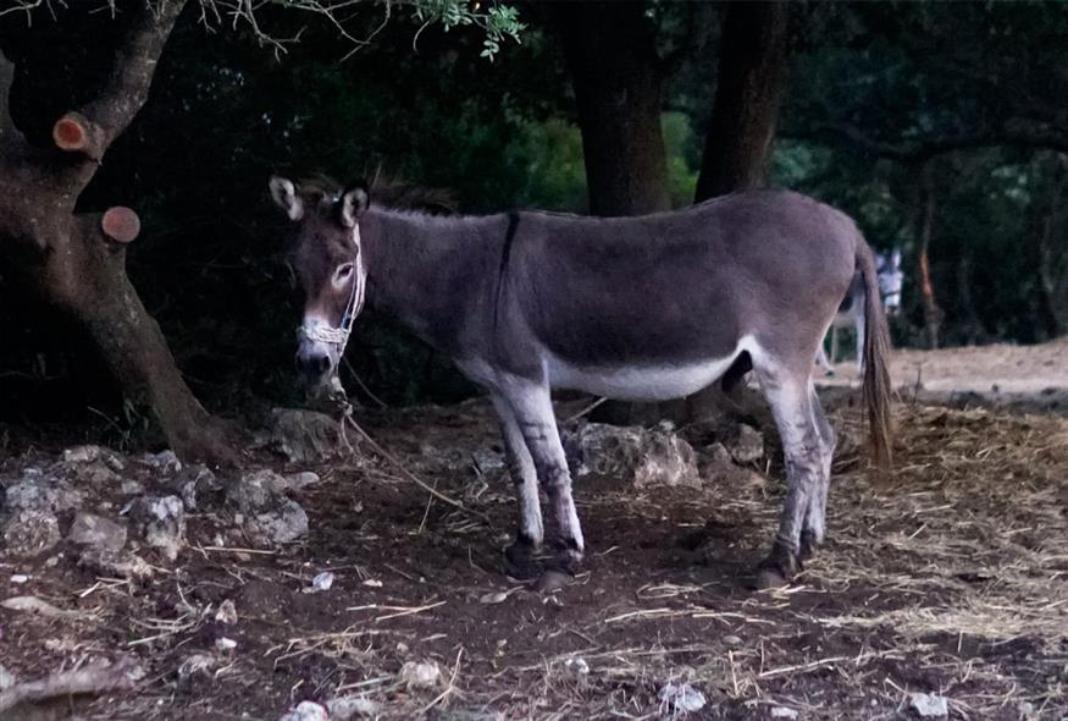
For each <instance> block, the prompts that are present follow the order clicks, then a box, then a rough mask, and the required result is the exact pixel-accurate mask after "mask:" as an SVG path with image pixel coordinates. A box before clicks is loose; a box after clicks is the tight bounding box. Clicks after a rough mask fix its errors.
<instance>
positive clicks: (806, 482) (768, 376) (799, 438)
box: [757, 369, 825, 588]
mask: <svg viewBox="0 0 1068 721" xmlns="http://www.w3.org/2000/svg"><path fill="white" fill-rule="evenodd" d="M810 376H811V374H810V373H809V374H801V373H796V372H791V373H787V372H784V371H779V370H777V369H776V370H769V369H765V370H764V371H763V372H761V373H760V376H759V377H760V384H761V387H762V389H763V391H764V396H765V398H767V400H768V404H769V405H770V406H771V412H772V415H773V416H774V417H775V425H776V427H777V428H778V430H779V436H780V437H781V439H782V447H783V454H784V456H785V458H786V483H787V490H786V501H785V504H784V506H783V510H782V516H781V517H780V520H779V532H778V534H777V535H776V537H775V542H774V544H773V545H772V548H771V553H770V554H769V555H768V557H767V558H766V559H765V560H764V561H763V562H761V564H760V567H759V573H758V575H757V587H758V588H770V587H773V586H781V585H782V584H784V583H786V581H788V580H789V579H790V577H791V576H793V575H794V573H796V572H797V571H798V570H799V569H800V567H801V563H800V551H801V531H802V528H803V526H804V523H805V519H806V517H807V516H808V515H809V510H810V506H811V504H812V502H815V503H816V508H817V509H818V508H819V507H820V501H819V500H818V499H819V494H820V490H821V487H822V484H823V475H824V466H825V461H824V454H823V445H824V444H823V440H822V438H821V435H820V431H819V429H818V427H817V422H816V417H815V415H814V414H813V412H812V397H811V392H810V383H811V380H810ZM817 518H819V515H818V514H814V515H813V520H816V519H817Z"/></svg>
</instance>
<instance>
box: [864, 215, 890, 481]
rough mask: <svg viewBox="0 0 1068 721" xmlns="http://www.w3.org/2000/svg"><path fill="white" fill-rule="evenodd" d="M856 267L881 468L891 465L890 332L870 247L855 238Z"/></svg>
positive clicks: (867, 399) (867, 387) (867, 393)
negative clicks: (860, 291) (862, 305)
mask: <svg viewBox="0 0 1068 721" xmlns="http://www.w3.org/2000/svg"><path fill="white" fill-rule="evenodd" d="M856 263H857V268H859V269H860V273H861V278H862V279H863V281H864V299H865V300H864V325H865V326H866V330H867V332H866V333H865V334H864V351H863V352H864V382H863V395H864V405H865V406H867V408H868V424H869V426H870V428H871V444H872V455H873V456H874V459H875V463H876V465H877V466H878V467H880V468H888V467H889V466H890V464H891V461H892V460H893V459H892V455H893V453H892V450H891V442H892V439H891V434H892V431H891V425H892V422H891V419H890V399H891V394H892V392H893V387H892V386H891V384H890V372H889V370H888V369H887V360H888V356H889V354H890V331H889V329H888V327H887V323H886V314H885V313H884V312H883V302H882V298H881V297H880V293H879V277H878V274H877V272H876V269H875V258H874V256H873V255H872V250H871V247H870V246H869V245H868V243H867V241H865V240H864V239H863V238H862V237H860V236H859V234H858V237H857V256H856Z"/></svg>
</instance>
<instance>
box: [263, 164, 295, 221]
mask: <svg viewBox="0 0 1068 721" xmlns="http://www.w3.org/2000/svg"><path fill="white" fill-rule="evenodd" d="M269 185H270V188H271V198H273V199H274V203H275V205H277V206H278V207H279V208H281V209H282V210H284V211H285V212H286V215H287V216H288V217H289V219H290V220H293V221H296V220H300V219H301V217H302V216H303V215H304V202H303V201H302V200H301V199H300V198H299V197H297V189H296V188H295V187H293V182H292V181H291V180H287V179H285V178H281V177H279V176H277V175H273V176H271V182H270V183H269Z"/></svg>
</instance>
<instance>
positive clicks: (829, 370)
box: [816, 248, 905, 376]
mask: <svg viewBox="0 0 1068 721" xmlns="http://www.w3.org/2000/svg"><path fill="white" fill-rule="evenodd" d="M875 271H876V275H877V277H878V281H879V295H880V296H881V297H882V301H883V308H884V309H885V311H886V314H887V315H888V316H891V317H892V316H896V315H897V314H898V312H899V311H900V310H901V287H902V286H903V285H904V281H905V271H903V270H902V269H901V251H900V250H899V249H897V248H894V250H893V251H891V252H890V253H877V254H876V256H875ZM864 298H865V287H864V279H863V278H862V277H861V276H860V275H859V274H856V275H854V276H853V282H852V283H851V284H850V285H849V291H848V292H847V293H846V297H845V299H844V300H843V301H842V304H841V305H840V306H839V307H838V313H837V314H835V316H834V321H833V322H832V323H831V331H830V333H831V354H830V358H828V356H827V352H826V351H825V350H824V348H823V344H822V343H820V347H819V351H818V352H817V354H816V364H817V365H819V367H820V368H822V369H823V371H824V373H826V374H827V375H829V376H833V375H834V363H836V362H837V360H838V331H839V329H841V328H848V327H850V326H852V327H853V329H854V331H855V334H856V345H857V370H859V371H861V372H863V370H864V353H863V351H864Z"/></svg>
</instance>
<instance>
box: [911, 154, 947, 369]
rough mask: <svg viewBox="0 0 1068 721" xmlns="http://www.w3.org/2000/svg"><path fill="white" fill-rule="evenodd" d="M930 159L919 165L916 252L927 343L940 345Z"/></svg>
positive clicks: (932, 345)
mask: <svg viewBox="0 0 1068 721" xmlns="http://www.w3.org/2000/svg"><path fill="white" fill-rule="evenodd" d="M931 174H932V170H931V163H930V161H926V162H924V163H923V166H922V168H921V169H920V196H919V205H918V208H917V215H918V216H919V217H918V221H917V224H916V227H917V229H918V231H919V236H920V247H919V250H918V252H917V253H916V265H917V271H918V273H919V279H920V297H921V298H922V299H923V324H924V332H925V334H926V336H927V347H928V348H930V349H932V350H934V349H935V348H938V344H939V335H940V331H941V328H942V309H941V308H940V307H939V306H938V300H937V298H936V297H935V289H934V281H933V280H932V279H931V261H930V256H929V249H930V247H931V235H932V234H933V232H934V206H935V204H934V183H933V181H932V178H931Z"/></svg>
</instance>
